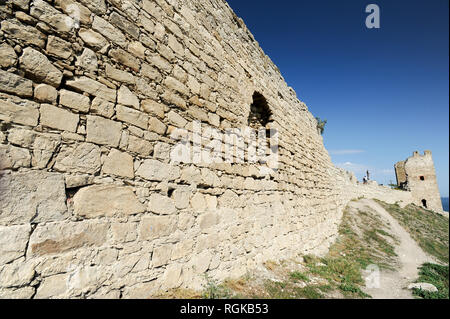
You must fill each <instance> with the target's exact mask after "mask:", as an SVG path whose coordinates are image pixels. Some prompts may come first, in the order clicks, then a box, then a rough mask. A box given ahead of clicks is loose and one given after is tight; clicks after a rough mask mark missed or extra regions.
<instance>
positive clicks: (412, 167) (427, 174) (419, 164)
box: [394, 151, 442, 211]
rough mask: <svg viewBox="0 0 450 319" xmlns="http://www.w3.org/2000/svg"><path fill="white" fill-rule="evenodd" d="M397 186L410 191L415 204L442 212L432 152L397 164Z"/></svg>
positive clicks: (414, 156) (426, 152)
mask: <svg viewBox="0 0 450 319" xmlns="http://www.w3.org/2000/svg"><path fill="white" fill-rule="evenodd" d="M394 167H395V174H396V177H397V185H398V186H400V187H402V188H403V189H405V190H409V191H410V192H411V193H412V195H413V198H414V203H415V204H416V205H418V206H422V207H425V208H428V209H431V210H434V211H442V202H441V196H440V193H439V188H438V184H437V179H436V171H435V168H434V164H433V158H432V156H431V151H425V152H424V154H423V155H420V154H419V152H417V151H415V152H414V153H413V156H411V157H409V158H407V159H406V160H405V161H401V162H398V163H396V164H395V166H394Z"/></svg>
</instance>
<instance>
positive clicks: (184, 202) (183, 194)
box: [172, 186, 192, 209]
mask: <svg viewBox="0 0 450 319" xmlns="http://www.w3.org/2000/svg"><path fill="white" fill-rule="evenodd" d="M191 194H192V191H191V189H190V187H189V186H179V187H177V189H175V190H174V191H173V193H172V198H173V200H174V201H175V207H176V208H178V209H185V208H188V206H189V199H190V197H191Z"/></svg>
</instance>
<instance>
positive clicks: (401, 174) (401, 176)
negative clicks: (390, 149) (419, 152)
mask: <svg viewBox="0 0 450 319" xmlns="http://www.w3.org/2000/svg"><path fill="white" fill-rule="evenodd" d="M394 168H395V176H396V177H397V186H403V185H404V184H405V183H406V172H405V161H401V162H398V163H397V164H395V165H394Z"/></svg>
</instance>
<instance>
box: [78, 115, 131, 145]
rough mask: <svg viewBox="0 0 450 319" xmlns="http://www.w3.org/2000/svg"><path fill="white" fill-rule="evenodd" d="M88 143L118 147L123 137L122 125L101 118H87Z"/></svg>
mask: <svg viewBox="0 0 450 319" xmlns="http://www.w3.org/2000/svg"><path fill="white" fill-rule="evenodd" d="M86 129H87V138H86V140H87V141H88V142H93V143H97V144H102V145H110V146H112V147H117V146H118V145H119V141H120V137H121V135H122V124H121V123H119V122H115V121H111V120H107V119H105V118H102V117H99V116H92V115H88V116H87V128H86Z"/></svg>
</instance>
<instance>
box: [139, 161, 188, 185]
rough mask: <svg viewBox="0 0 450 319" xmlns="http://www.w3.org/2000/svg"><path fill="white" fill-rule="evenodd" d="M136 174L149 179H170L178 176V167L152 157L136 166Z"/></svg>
mask: <svg viewBox="0 0 450 319" xmlns="http://www.w3.org/2000/svg"><path fill="white" fill-rule="evenodd" d="M136 175H137V176H140V177H142V178H144V179H147V180H150V181H163V180H169V181H170V180H175V179H177V178H179V177H180V168H179V167H177V166H173V165H170V164H165V163H161V162H160V161H157V160H154V159H147V160H145V161H144V162H143V163H142V165H141V166H140V167H139V168H138V170H137V171H136Z"/></svg>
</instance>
